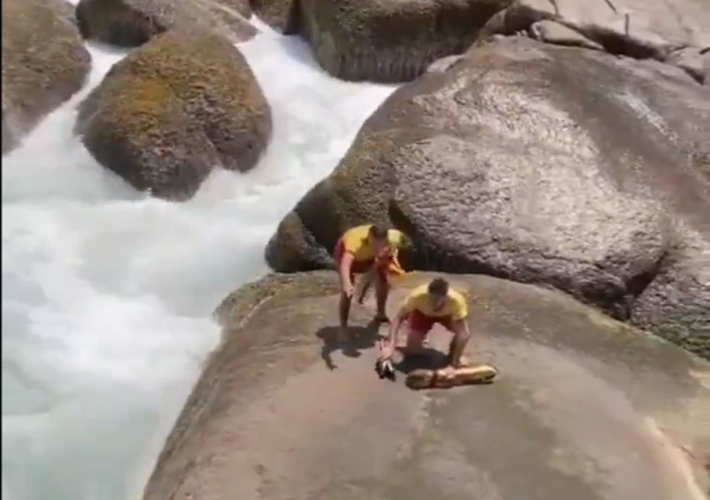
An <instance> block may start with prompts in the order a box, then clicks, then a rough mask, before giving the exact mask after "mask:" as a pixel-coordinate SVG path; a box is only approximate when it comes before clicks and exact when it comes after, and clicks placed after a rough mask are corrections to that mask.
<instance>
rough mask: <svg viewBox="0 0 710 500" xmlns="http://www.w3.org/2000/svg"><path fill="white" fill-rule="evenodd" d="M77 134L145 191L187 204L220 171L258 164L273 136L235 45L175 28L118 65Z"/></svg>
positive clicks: (83, 113) (86, 109)
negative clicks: (220, 169)
mask: <svg viewBox="0 0 710 500" xmlns="http://www.w3.org/2000/svg"><path fill="white" fill-rule="evenodd" d="M76 132H77V133H78V134H79V135H81V138H82V141H83V143H84V145H85V146H86V148H87V149H88V150H89V152H90V153H91V154H92V155H93V156H94V158H96V160H97V161H98V162H99V163H100V164H101V165H103V166H105V167H106V168H108V169H110V170H112V171H113V172H115V173H117V174H118V175H120V176H121V177H123V178H124V179H125V180H126V181H127V182H128V183H129V184H131V185H132V186H134V187H135V188H136V189H138V190H140V191H149V192H150V193H151V194H152V195H153V196H156V197H160V198H166V199H172V200H185V199H188V198H190V197H191V196H192V195H193V194H194V193H195V192H196V191H197V190H198V189H199V187H200V185H201V183H202V182H203V181H204V180H205V179H206V178H207V176H208V175H209V173H210V172H211V171H212V169H213V168H215V167H222V168H225V169H229V170H235V171H241V172H245V171H248V170H250V169H251V168H253V167H254V166H255V165H256V163H257V162H258V160H259V158H260V155H261V153H262V152H263V151H264V149H265V148H266V146H267V144H268V142H269V139H270V137H271V110H270V108H269V105H268V103H267V101H266V98H265V97H264V95H263V93H262V91H261V87H260V86H259V84H258V82H257V81H256V78H255V76H254V74H253V72H252V71H251V69H250V67H249V65H248V64H247V61H246V59H245V58H244V56H243V55H242V54H241V53H240V52H239V50H238V49H236V48H235V47H234V46H233V45H232V44H231V43H230V42H229V41H227V40H226V39H225V38H223V37H221V36H219V35H215V34H212V33H207V32H202V33H199V32H197V33H191V32H183V31H179V30H172V31H169V32H167V33H164V34H162V35H159V36H158V37H156V38H154V39H152V40H151V41H150V42H148V43H147V44H145V45H144V46H142V47H141V48H140V49H138V50H136V51H135V52H133V53H131V54H130V55H129V56H128V57H126V58H125V59H123V60H121V61H120V62H118V63H117V64H116V65H115V66H114V67H113V68H111V70H110V71H109V73H108V74H107V75H106V77H105V78H104V80H103V82H101V84H100V85H99V86H98V87H96V89H94V90H93V91H92V92H91V94H89V96H88V97H87V99H86V100H85V101H84V102H82V104H81V106H80V109H79V114H78V117H77V124H76Z"/></svg>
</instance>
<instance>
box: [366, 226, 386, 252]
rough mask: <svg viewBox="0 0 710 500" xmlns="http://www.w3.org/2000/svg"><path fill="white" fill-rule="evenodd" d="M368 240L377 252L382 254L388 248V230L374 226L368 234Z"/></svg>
mask: <svg viewBox="0 0 710 500" xmlns="http://www.w3.org/2000/svg"><path fill="white" fill-rule="evenodd" d="M367 239H368V240H369V243H370V244H371V245H372V246H373V247H374V248H375V250H376V251H377V252H381V251H382V250H384V249H385V247H387V228H386V227H384V226H380V225H377V224H373V225H372V226H371V227H370V232H369V233H368V234H367Z"/></svg>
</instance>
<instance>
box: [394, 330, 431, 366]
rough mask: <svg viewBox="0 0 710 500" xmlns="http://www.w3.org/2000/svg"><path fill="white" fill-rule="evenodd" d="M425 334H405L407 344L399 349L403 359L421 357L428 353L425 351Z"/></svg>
mask: <svg viewBox="0 0 710 500" xmlns="http://www.w3.org/2000/svg"><path fill="white" fill-rule="evenodd" d="M426 337H427V334H426V333H421V332H413V331H409V332H407V343H406V344H405V345H404V346H403V347H402V348H401V349H400V351H401V352H402V355H403V356H404V359H405V360H406V359H407V358H412V357H417V356H423V355H425V354H426V353H427V352H428V351H427V350H426Z"/></svg>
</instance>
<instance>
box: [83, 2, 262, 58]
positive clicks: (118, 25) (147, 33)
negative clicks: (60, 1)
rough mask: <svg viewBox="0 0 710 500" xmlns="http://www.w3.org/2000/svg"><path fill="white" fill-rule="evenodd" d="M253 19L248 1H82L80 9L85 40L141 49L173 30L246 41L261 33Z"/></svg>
mask: <svg viewBox="0 0 710 500" xmlns="http://www.w3.org/2000/svg"><path fill="white" fill-rule="evenodd" d="M250 16H251V8H250V7H249V4H248V2H246V1H244V0H182V1H179V2H176V1H173V0H81V1H80V2H79V4H78V5H77V7H76V18H77V21H78V24H79V28H80V30H81V33H82V35H83V36H84V38H86V39H89V40H96V41H99V42H102V43H106V44H109V45H116V46H119V47H138V46H140V45H143V44H144V43H146V42H147V41H148V40H150V39H151V38H153V37H154V36H156V35H159V34H160V33H163V32H165V31H168V30H170V29H173V28H178V29H180V30H183V31H191V30H209V31H212V32H213V33H216V34H219V35H222V36H224V37H226V38H227V39H228V40H230V41H232V42H233V43H237V42H243V41H246V40H249V39H250V38H252V37H253V36H254V35H256V33H257V30H256V28H254V27H253V26H252V25H251V24H250V23H249V21H247V19H248V18H249V17H250Z"/></svg>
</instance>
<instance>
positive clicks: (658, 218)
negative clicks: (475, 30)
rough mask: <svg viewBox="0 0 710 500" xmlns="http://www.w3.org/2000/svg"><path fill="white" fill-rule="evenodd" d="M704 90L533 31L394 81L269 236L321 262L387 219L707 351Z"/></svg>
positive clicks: (308, 261)
mask: <svg viewBox="0 0 710 500" xmlns="http://www.w3.org/2000/svg"><path fill="white" fill-rule="evenodd" d="M708 130H710V93H709V92H708V88H707V87H703V86H700V85H698V84H697V83H696V82H694V81H693V80H692V79H691V78H690V77H688V76H687V75H686V74H685V73H684V72H682V71H681V70H679V69H677V68H674V67H672V66H668V65H664V64H661V63H658V62H654V61H635V60H632V59H626V58H623V59H621V58H614V57H612V56H610V55H607V54H605V53H603V52H600V51H595V50H587V49H578V48H566V47H559V46H554V45H549V44H542V43H538V42H535V41H532V40H529V39H526V38H516V39H502V40H497V41H494V42H492V43H489V44H487V45H484V46H480V47H476V48H474V49H472V50H471V51H470V52H469V53H468V54H466V56H465V57H463V58H461V59H459V60H458V61H457V62H455V63H454V64H453V65H452V66H451V67H449V68H448V69H447V70H445V71H444V72H432V73H429V74H426V75H424V76H422V77H421V78H420V79H419V80H418V81H417V82H414V83H412V84H410V85H407V86H404V87H402V88H400V89H398V90H397V91H395V92H394V93H393V94H392V95H391V96H390V97H389V99H388V100H387V101H385V103H383V105H382V106H381V107H380V108H379V109H378V110H377V111H376V112H375V113H374V114H373V116H372V117H370V119H369V120H368V121H367V122H366V123H365V124H364V126H363V128H362V130H361V131H360V133H359V134H358V137H357V138H356V139H355V142H354V144H353V145H352V146H351V148H350V150H349V151H348V153H347V154H346V156H345V158H344V159H343V160H342V162H341V163H340V164H339V165H338V167H337V168H336V169H335V171H334V172H333V173H332V174H331V175H330V176H329V177H328V178H326V179H324V180H323V181H322V182H320V183H319V184H318V185H316V186H315V187H314V188H313V189H312V190H311V191H309V192H308V193H307V194H306V195H305V196H304V198H303V199H302V200H301V201H300V202H299V203H298V204H297V205H296V206H295V207H294V209H293V211H292V212H291V213H290V214H288V215H287V216H286V217H285V219H284V220H283V221H282V222H281V224H280V225H279V227H278V229H277V232H276V234H275V235H274V237H273V238H272V239H271V241H270V242H269V245H268V247H267V250H266V256H267V260H268V261H269V263H270V264H271V266H272V267H273V268H274V269H275V270H277V271H282V272H293V271H299V270H310V269H315V268H322V267H326V266H327V265H328V264H329V262H330V261H329V258H328V253H329V252H331V251H332V249H333V247H334V245H335V242H336V240H337V238H338V237H339V235H340V234H342V232H343V231H344V230H345V229H347V228H348V227H350V226H352V225H355V224H359V223H363V222H382V223H389V224H393V225H395V226H397V227H399V228H401V229H403V230H404V231H406V232H407V233H409V234H410V235H411V237H412V240H413V243H414V245H413V247H412V251H411V252H410V253H409V255H407V256H405V257H406V258H405V261H406V264H407V265H408V266H410V267H411V268H416V269H422V270H437V271H444V272H454V273H458V272H473V273H485V274H489V275H493V276H499V277H504V278H507V279H511V280H515V281H520V282H529V283H540V284H545V285H547V286H553V287H556V288H558V289H561V290H565V291H567V292H569V293H571V294H573V295H574V296H575V297H577V298H578V299H580V300H582V301H585V302H590V303H594V304H596V305H598V306H600V307H602V308H603V309H604V310H606V311H607V312H608V313H609V314H611V315H612V316H613V317H615V318H617V319H621V320H630V321H632V322H634V323H635V324H637V325H640V326H643V327H644V328H647V329H650V330H652V331H654V332H656V333H658V334H660V335H663V336H665V337H667V338H670V339H673V340H674V341H675V342H678V343H679V344H681V345H683V346H685V347H687V348H689V349H692V350H694V351H695V352H698V353H702V354H703V355H704V356H707V357H710V275H709V274H708V273H709V272H710V267H709V266H708V257H707V256H708V252H710V141H708V140H707V131H708Z"/></svg>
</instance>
